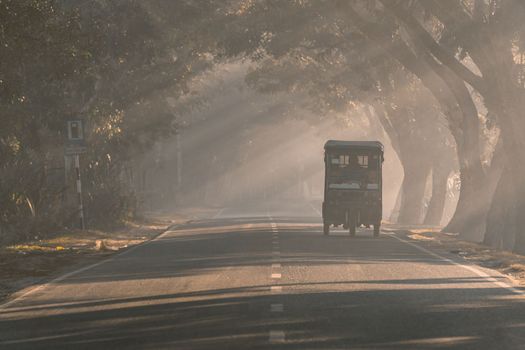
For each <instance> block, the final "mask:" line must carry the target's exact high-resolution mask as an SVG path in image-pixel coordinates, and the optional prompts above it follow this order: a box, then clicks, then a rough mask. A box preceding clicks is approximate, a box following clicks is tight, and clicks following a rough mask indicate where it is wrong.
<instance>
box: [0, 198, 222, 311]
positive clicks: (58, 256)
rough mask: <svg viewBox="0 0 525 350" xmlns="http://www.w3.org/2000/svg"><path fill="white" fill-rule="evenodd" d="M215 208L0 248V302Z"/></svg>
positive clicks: (207, 214) (209, 213)
mask: <svg viewBox="0 0 525 350" xmlns="http://www.w3.org/2000/svg"><path fill="white" fill-rule="evenodd" d="M217 211H218V209H217V208H206V207H203V208H200V207H199V208H194V207H192V208H185V209H180V210H177V211H164V212H148V213H144V214H143V217H144V218H143V219H141V220H137V221H128V222H125V223H123V224H122V225H121V226H120V227H117V228H114V229H111V230H84V231H81V230H64V231H60V232H56V233H55V234H51V235H49V236H48V237H46V238H42V239H34V240H31V241H27V242H23V243H19V244H13V245H10V246H4V247H0V303H1V302H2V301H4V300H5V299H7V298H8V297H9V296H10V295H12V294H13V293H15V292H16V291H19V290H21V289H23V288H25V287H28V286H30V285H33V284H36V283H39V282H42V281H45V280H46V279H49V278H50V277H52V276H56V275H60V274H61V273H64V272H65V271H67V269H71V268H72V267H73V266H80V265H86V264H89V263H93V262H95V261H98V260H100V259H102V258H104V257H107V256H109V255H111V254H115V253H116V252H118V251H120V250H122V249H126V248H128V247H131V246H135V245H137V244H140V243H143V242H145V241H148V240H150V239H153V238H154V237H156V236H157V235H159V234H160V233H162V232H164V231H165V230H166V229H167V228H168V227H170V226H172V225H176V224H182V223H185V222H188V221H189V220H198V219H203V218H208V217H212V216H213V215H214V214H215V213H217Z"/></svg>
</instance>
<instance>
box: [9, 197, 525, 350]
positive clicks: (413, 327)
mask: <svg viewBox="0 0 525 350" xmlns="http://www.w3.org/2000/svg"><path fill="white" fill-rule="evenodd" d="M303 209H304V208H303ZM321 230H322V228H321V224H320V219H319V217H318V214H317V210H316V209H315V208H313V207H312V208H311V210H310V212H309V213H306V214H305V210H302V211H301V212H299V211H297V212H294V211H293V210H290V211H289V212H283V211H272V210H261V209H260V208H259V209H258V210H249V209H247V208H245V209H243V210H233V209H224V210H221V211H220V212H218V213H217V215H216V217H215V218H213V219H209V220H200V221H196V222H193V223H189V224H187V225H184V226H178V227H173V228H171V229H170V230H169V231H167V232H166V233H164V234H163V235H161V236H160V237H159V238H157V239H156V240H154V241H151V242H149V243H147V244H144V245H141V246H138V247H136V248H134V249H131V250H128V251H126V252H125V253H123V254H119V255H116V256H114V257H113V258H111V259H110V260H105V261H103V262H101V263H98V264H96V265H94V266H88V267H87V268H83V269H81V270H79V271H73V273H70V274H68V275H66V276H62V277H60V278H59V279H57V280H54V281H53V282H52V283H50V284H47V285H43V286H40V287H38V288H36V289H34V288H33V289H30V290H29V293H27V294H26V295H25V296H23V297H21V298H18V299H16V300H14V301H11V302H9V303H7V304H4V305H3V306H1V307H0V348H1V349H41V348H43V349H117V348H119V349H120V348H127V349H438V348H439V349H445V348H446V349H523V348H525V303H524V300H525V297H524V296H523V292H522V291H521V290H519V289H517V288H513V287H512V285H511V284H510V282H509V281H507V280H506V279H505V278H504V277H503V276H502V275H500V274H499V273H497V272H495V271H492V270H488V269H484V268H481V267H475V266H471V265H464V262H462V261H458V260H455V259H457V258H455V257H451V256H448V255H447V252H434V251H429V250H428V249H426V248H425V247H424V242H423V243H418V244H417V245H414V244H413V243H410V242H407V241H406V240H405V239H403V238H402V236H401V235H400V234H395V233H393V232H383V234H382V235H381V236H380V237H379V238H373V237H372V233H371V232H370V231H369V230H366V229H360V230H359V231H358V234H357V236H356V237H349V235H348V234H347V233H345V232H344V231H342V230H340V231H334V232H333V233H332V234H331V235H330V236H328V237H325V236H323V235H322V233H321ZM436 253H437V254H436ZM450 259H451V260H450Z"/></svg>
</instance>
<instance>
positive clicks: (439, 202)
mask: <svg viewBox="0 0 525 350" xmlns="http://www.w3.org/2000/svg"><path fill="white" fill-rule="evenodd" d="M449 174H450V171H449V170H447V169H442V168H441V167H440V166H439V164H434V167H433V168H432V197H431V198H430V202H429V205H428V210H427V213H426V215H425V219H424V220H423V223H424V224H425V225H435V226H438V225H439V224H440V223H441V218H442V217H443V211H444V210H445V200H446V198H447V180H448V175H449Z"/></svg>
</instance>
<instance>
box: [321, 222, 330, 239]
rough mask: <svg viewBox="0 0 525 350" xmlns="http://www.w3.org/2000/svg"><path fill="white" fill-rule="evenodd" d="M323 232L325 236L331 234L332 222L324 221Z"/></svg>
mask: <svg viewBox="0 0 525 350" xmlns="http://www.w3.org/2000/svg"><path fill="white" fill-rule="evenodd" d="M323 234H324V235H325V236H328V235H329V234H330V224H328V223H326V222H324V223H323Z"/></svg>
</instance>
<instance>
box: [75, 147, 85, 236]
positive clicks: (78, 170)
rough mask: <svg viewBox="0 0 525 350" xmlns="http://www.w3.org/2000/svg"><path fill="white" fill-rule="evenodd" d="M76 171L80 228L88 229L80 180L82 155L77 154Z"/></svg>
mask: <svg viewBox="0 0 525 350" xmlns="http://www.w3.org/2000/svg"><path fill="white" fill-rule="evenodd" d="M75 172H76V173H77V195H78V216H79V219H80V228H81V229H82V230H85V229H86V225H85V222H84V205H83V203H82V181H81V180H80V155H79V154H75Z"/></svg>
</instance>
